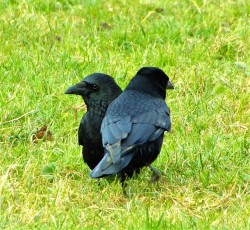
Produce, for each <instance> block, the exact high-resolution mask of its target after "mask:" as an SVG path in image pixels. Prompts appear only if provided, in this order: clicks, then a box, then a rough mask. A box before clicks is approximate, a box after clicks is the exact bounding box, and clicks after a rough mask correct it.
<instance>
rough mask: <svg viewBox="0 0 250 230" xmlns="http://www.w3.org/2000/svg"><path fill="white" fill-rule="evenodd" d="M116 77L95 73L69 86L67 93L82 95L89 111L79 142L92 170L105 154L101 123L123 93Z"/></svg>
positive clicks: (80, 130) (81, 128)
mask: <svg viewBox="0 0 250 230" xmlns="http://www.w3.org/2000/svg"><path fill="white" fill-rule="evenodd" d="M121 92H122V90H121V88H120V87H119V86H118V85H117V84H116V83H115V81H114V79H113V78H112V77H111V76H109V75H106V74H103V73H94V74H91V75H89V76H87V77H85V78H84V79H83V80H82V81H81V82H79V83H77V84H76V85H73V86H71V87H69V88H68V89H67V90H66V91H65V94H76V95H80V96H82V98H83V100H84V102H85V104H86V106H87V112H86V113H85V114H84V116H83V117H82V120H81V123H80V127H79V129H78V143H79V145H82V146H83V148H82V157H83V160H84V162H85V163H87V165H88V166H89V168H90V169H91V170H92V169H94V168H95V167H96V165H97V164H98V163H99V162H100V161H101V159H102V158H103V156H104V148H103V146H102V136H101V123H102V120H103V118H104V115H105V113H106V110H107V108H108V106H109V104H110V103H111V102H112V101H113V100H114V99H115V98H117V97H118V96H119V95H120V94H121Z"/></svg>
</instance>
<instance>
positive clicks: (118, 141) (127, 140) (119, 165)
mask: <svg viewBox="0 0 250 230" xmlns="http://www.w3.org/2000/svg"><path fill="white" fill-rule="evenodd" d="M147 99H148V100H147V103H146V104H145V98H142V100H140V98H137V100H135V101H136V102H134V103H133V102H132V103H131V106H130V107H131V108H126V109H127V115H125V116H114V115H112V114H114V113H112V107H111V108H110V109H108V111H107V114H106V116H105V118H104V120H103V122H102V127H101V133H102V142H103V146H104V148H105V149H106V151H107V153H106V154H105V156H104V158H103V159H102V160H101V162H100V163H99V164H98V165H97V166H96V168H95V169H93V171H92V172H91V174H90V176H91V177H102V176H105V175H110V174H116V173H118V172H119V171H121V170H122V169H123V168H125V167H126V166H127V165H128V164H129V162H130V161H131V159H132V157H133V155H132V153H131V150H132V149H133V148H135V147H136V146H138V145H142V144H144V143H146V142H148V141H155V140H156V139H157V138H158V137H159V136H160V135H161V134H162V133H163V132H164V131H170V129H171V121H170V110H169V108H168V107H167V105H166V103H165V101H164V100H162V99H155V98H152V97H151V98H147ZM140 101H141V102H142V103H140ZM143 103H144V104H143ZM136 105H142V106H141V107H140V110H139V112H138V109H135V107H134V106H136ZM145 105H146V106H145ZM116 109H117V108H116ZM129 109H130V110H129ZM133 111H136V113H133ZM125 114H126V113H125Z"/></svg>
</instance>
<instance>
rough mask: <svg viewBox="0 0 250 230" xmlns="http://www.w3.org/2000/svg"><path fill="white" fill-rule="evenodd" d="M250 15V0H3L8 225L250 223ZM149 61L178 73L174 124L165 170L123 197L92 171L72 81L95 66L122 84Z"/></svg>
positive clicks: (140, 180) (1, 139) (0, 77)
mask: <svg viewBox="0 0 250 230" xmlns="http://www.w3.org/2000/svg"><path fill="white" fill-rule="evenodd" d="M249 15H250V7H249V3H248V1H244V0H236V1H230V0H226V1H212V0H211V1H210V0H208V1H205V0H204V1H201V0H191V1H165V0H159V1H151V0H140V1H132V0H128V1H121V0H111V1H101V0H100V1H98V0H92V1H91V0H84V1H83V0H78V1H77V0H76V1H73V0H68V1H67V0H61V1H57V2H56V1H48V0H36V1H29V0H26V1H25V0H23V1H15V0H12V1H11V0H9V1H8V0H4V1H1V3H0V82H1V90H0V151H1V158H0V165H1V169H0V228H1V229H59V228H62V229H156V228H157V229H249V228H250V219H249V216H250V209H249V207H250V198H249V197H250V191H249V185H250V174H249V168H250V164H249V160H250V155H249V136H248V135H249V134H248V129H249V127H248V125H249V117H250V114H249V75H250V67H249V65H250V55H249V47H250V40H249V37H250V33H249V28H250V27H249ZM142 66H156V67H160V68H162V69H163V70H164V71H165V72H166V73H167V74H168V76H169V78H170V79H171V81H172V82H173V84H174V85H175V90H173V91H168V95H167V99H166V102H167V103H168V105H169V107H170V108H171V119H172V124H173V125H172V131H171V132H170V133H167V134H166V135H165V137H164V144H163V148H162V151H161V154H160V156H159V158H158V159H157V160H156V161H155V162H154V164H153V165H154V166H155V167H157V168H158V169H159V170H161V171H162V172H163V173H164V176H162V178H161V180H160V181H158V182H156V183H149V179H150V176H151V173H150V171H149V169H145V170H143V171H142V173H141V174H140V175H139V176H138V177H135V178H133V179H132V180H130V181H128V185H127V194H128V195H127V196H124V194H123V192H122V189H121V186H120V184H119V183H118V182H117V181H115V180H112V179H110V180H106V179H103V180H101V182H100V186H98V184H97V182H96V180H93V179H91V178H89V176H88V174H89V169H88V167H87V166H86V165H85V164H83V162H82V158H81V147H79V146H78V144H77V128H78V125H79V122H80V119H81V116H82V115H83V114H84V112H85V107H82V104H83V102H82V99H81V98H80V97H77V96H73V95H64V94H63V93H64V91H65V89H66V88H67V87H68V86H70V85H72V84H74V83H76V82H78V81H79V80H81V79H82V78H83V77H84V76H86V75H89V74H91V73H93V72H103V73H108V74H110V75H112V76H113V77H114V78H115V80H116V82H117V83H118V84H119V85H120V86H121V87H122V88H123V89H124V88H125V86H126V85H127V83H128V82H129V80H130V79H131V78H132V77H133V76H134V75H135V73H136V71H137V70H138V69H139V68H141V67H142ZM44 125H46V126H47V129H46V127H45V126H44ZM41 128H42V129H41ZM40 129H41V130H40ZM38 130H40V132H39V133H38ZM48 131H49V132H50V133H49V134H48V135H47V137H46V135H45V136H44V135H43V134H44V133H45V134H46V133H47V132H48ZM38 134H39V135H40V136H39V135H38ZM43 136H44V138H43V139H44V140H43V141H42V140H40V139H39V137H43Z"/></svg>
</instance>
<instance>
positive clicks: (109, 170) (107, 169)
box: [89, 153, 133, 178]
mask: <svg viewBox="0 0 250 230" xmlns="http://www.w3.org/2000/svg"><path fill="white" fill-rule="evenodd" d="M132 157H133V155H132V154H128V155H126V156H123V157H121V159H120V161H119V162H117V163H115V164H114V163H113V162H112V160H111V158H110V156H109V154H108V153H106V154H105V156H104V157H103V159H102V160H101V161H100V163H99V164H98V165H97V166H96V167H95V168H94V169H93V170H92V171H91V172H90V174H89V176H90V177H92V178H100V177H104V176H108V175H113V174H117V173H118V172H120V171H121V170H122V169H124V168H125V167H126V166H127V165H128V164H129V162H130V161H131V159H132Z"/></svg>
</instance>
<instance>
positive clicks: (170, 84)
mask: <svg viewBox="0 0 250 230" xmlns="http://www.w3.org/2000/svg"><path fill="white" fill-rule="evenodd" d="M167 89H174V85H173V84H172V83H171V81H168V85H167Z"/></svg>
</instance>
